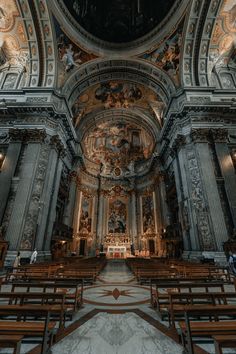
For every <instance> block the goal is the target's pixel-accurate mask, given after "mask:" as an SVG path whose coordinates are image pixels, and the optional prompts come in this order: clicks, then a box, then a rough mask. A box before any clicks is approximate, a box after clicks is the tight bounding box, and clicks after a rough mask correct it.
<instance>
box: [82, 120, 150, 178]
mask: <svg viewBox="0 0 236 354" xmlns="http://www.w3.org/2000/svg"><path fill="white" fill-rule="evenodd" d="M82 144H83V150H84V153H85V156H86V157H87V159H88V160H90V161H91V162H92V163H96V164H99V165H101V173H102V175H104V176H114V177H120V176H123V177H125V176H131V175H134V174H135V163H136V162H138V161H145V160H146V159H148V158H150V156H151V154H152V151H153V148H154V142H153V138H152V137H151V135H150V134H149V133H148V132H147V131H145V130H144V129H142V128H141V127H140V126H138V125H135V124H131V123H125V122H124V121H120V122H119V121H118V122H116V123H114V122H107V123H106V122H105V123H100V124H98V125H97V126H96V127H95V128H93V129H92V130H91V131H89V132H88V133H87V134H86V135H85V137H84V140H83V142H82Z"/></svg>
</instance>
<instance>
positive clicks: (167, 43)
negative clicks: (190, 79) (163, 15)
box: [140, 20, 184, 85]
mask: <svg viewBox="0 0 236 354" xmlns="http://www.w3.org/2000/svg"><path fill="white" fill-rule="evenodd" d="M183 26H184V21H183V20H182V21H181V22H180V24H179V26H178V28H177V30H176V31H174V33H172V34H171V35H170V36H169V37H168V38H166V39H165V40H164V41H162V43H160V44H159V45H158V46H157V47H156V48H155V49H154V50H153V49H152V50H151V51H150V52H146V53H144V54H142V55H141V56H140V58H142V59H144V60H147V61H149V62H151V63H152V64H154V65H156V66H158V67H160V68H162V69H163V70H164V71H166V72H167V73H168V74H169V75H170V76H171V77H172V79H173V80H174V82H175V84H176V85H179V83H180V80H179V62H180V54H181V47H182V36H183V35H182V34H183Z"/></svg>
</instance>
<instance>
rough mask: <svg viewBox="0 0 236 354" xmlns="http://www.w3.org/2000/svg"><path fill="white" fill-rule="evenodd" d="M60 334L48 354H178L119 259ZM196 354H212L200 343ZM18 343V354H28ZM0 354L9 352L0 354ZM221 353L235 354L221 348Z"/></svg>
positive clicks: (145, 293)
mask: <svg viewBox="0 0 236 354" xmlns="http://www.w3.org/2000/svg"><path fill="white" fill-rule="evenodd" d="M65 331H66V335H65V333H63V334H62V335H61V336H59V337H57V340H56V344H55V345H54V346H53V347H52V353H53V354H67V353H69V354H113V353H114V354H131V353H135V354H154V353H155V354H182V353H184V350H183V347H182V346H181V345H179V343H178V336H177V335H176V333H173V332H172V331H169V330H168V328H167V323H166V322H164V321H161V319H160V318H159V316H158V315H157V312H156V311H155V310H153V309H152V307H151V306H150V289H149V287H148V286H141V285H139V284H137V282H136V279H135V278H134V277H133V274H132V273H131V272H130V270H129V269H128V267H127V266H126V264H125V261H124V260H117V261H116V260H109V261H108V263H107V266H106V267H105V269H104V270H103V271H102V272H101V274H100V275H99V277H98V279H97V281H96V283H95V284H94V285H92V286H91V285H90V286H86V287H85V288H84V304H83V306H82V308H80V310H79V311H78V312H77V313H76V315H75V316H74V317H73V319H72V321H67V322H66V329H65ZM201 347H202V349H204V350H203V351H197V352H196V354H200V353H201V354H208V353H209V354H214V353H215V351H214V346H213V345H212V344H202V345H201ZM31 348H32V346H28V345H25V344H23V345H22V350H21V354H26V353H28V354H34V351H31V350H30V349H31ZM0 353H1V354H3V353H4V354H7V353H12V350H6V349H2V350H1V349H0ZM224 354H236V350H235V349H226V350H224Z"/></svg>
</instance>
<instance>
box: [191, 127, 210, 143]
mask: <svg viewBox="0 0 236 354" xmlns="http://www.w3.org/2000/svg"><path fill="white" fill-rule="evenodd" d="M190 137H191V139H192V141H193V142H196V143H207V142H208V139H209V129H202V128H198V129H192V131H191V133H190Z"/></svg>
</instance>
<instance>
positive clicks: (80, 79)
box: [62, 59, 176, 107]
mask: <svg viewBox="0 0 236 354" xmlns="http://www.w3.org/2000/svg"><path fill="white" fill-rule="evenodd" d="M114 79H115V80H126V81H132V82H136V83H140V84H142V85H144V86H147V87H149V88H150V89H151V90H152V91H154V92H155V93H156V94H158V95H159V96H160V98H161V99H162V101H163V102H164V103H165V104H167V102H168V101H169V99H170V98H171V96H172V95H174V93H175V92H176V88H175V85H174V83H173V81H172V80H171V78H170V77H169V76H168V74H167V73H165V72H164V71H163V70H161V69H160V68H157V67H153V66H152V65H151V64H147V63H144V62H143V61H141V60H125V59H121V60H115V59H114V60H107V59H104V60H101V59H97V60H94V61H92V62H90V63H88V64H86V65H82V66H81V67H80V68H79V69H78V70H77V71H76V72H75V73H73V75H72V76H70V77H69V78H68V80H67V81H66V82H65V84H64V86H63V89H62V94H64V95H66V96H67V97H68V101H69V105H70V107H72V105H73V103H74V102H75V100H76V98H77V97H78V96H79V95H80V94H81V93H82V92H83V91H85V90H86V89H87V88H89V87H90V86H91V85H95V84H97V83H103V82H106V81H109V80H114Z"/></svg>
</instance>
